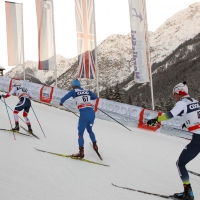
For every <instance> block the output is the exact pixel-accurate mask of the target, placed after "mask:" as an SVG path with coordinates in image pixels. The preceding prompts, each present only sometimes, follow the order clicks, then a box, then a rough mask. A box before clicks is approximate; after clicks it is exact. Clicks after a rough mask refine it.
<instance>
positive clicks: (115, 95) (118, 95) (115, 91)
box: [113, 83, 122, 102]
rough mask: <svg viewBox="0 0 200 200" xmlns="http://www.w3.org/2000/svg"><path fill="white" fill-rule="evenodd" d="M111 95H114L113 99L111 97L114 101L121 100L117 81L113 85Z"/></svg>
mask: <svg viewBox="0 0 200 200" xmlns="http://www.w3.org/2000/svg"><path fill="white" fill-rule="evenodd" d="M113 97H114V99H113V100H114V101H117V102H122V100H121V95H120V91H119V84H118V83H117V84H116V86H115V90H114V94H113Z"/></svg>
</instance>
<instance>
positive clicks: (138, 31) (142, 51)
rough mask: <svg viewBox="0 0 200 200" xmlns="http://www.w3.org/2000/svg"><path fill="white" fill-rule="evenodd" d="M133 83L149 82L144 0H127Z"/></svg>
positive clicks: (148, 55)
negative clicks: (133, 74) (133, 73)
mask: <svg viewBox="0 0 200 200" xmlns="http://www.w3.org/2000/svg"><path fill="white" fill-rule="evenodd" d="M129 11H130V23H131V37H132V53H133V66H134V72H135V81H136V82H137V83H145V82H149V81H150V54H149V43H148V28H147V16H146V4H145V0H129Z"/></svg>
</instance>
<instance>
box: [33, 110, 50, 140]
mask: <svg viewBox="0 0 200 200" xmlns="http://www.w3.org/2000/svg"><path fill="white" fill-rule="evenodd" d="M31 108H32V110H33V107H32V106H31ZM33 113H34V115H35V117H36V119H37V121H38V124H39V125H40V128H41V130H42V132H43V134H44V131H43V129H42V126H41V124H40V122H39V120H38V118H37V115H36V114H35V111H34V110H33ZM44 137H46V135H45V134H44Z"/></svg>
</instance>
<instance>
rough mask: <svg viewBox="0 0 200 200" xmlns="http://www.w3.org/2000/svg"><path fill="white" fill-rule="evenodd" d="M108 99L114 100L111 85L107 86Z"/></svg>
mask: <svg viewBox="0 0 200 200" xmlns="http://www.w3.org/2000/svg"><path fill="white" fill-rule="evenodd" d="M108 100H114V96H113V89H112V87H110V88H109V99H108Z"/></svg>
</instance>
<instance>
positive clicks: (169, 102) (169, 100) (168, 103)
mask: <svg viewBox="0 0 200 200" xmlns="http://www.w3.org/2000/svg"><path fill="white" fill-rule="evenodd" d="M165 107H166V110H167V111H170V110H171V109H172V108H173V107H174V101H173V99H172V97H171V96H170V97H169V99H168V101H167V103H166V105H165Z"/></svg>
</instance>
